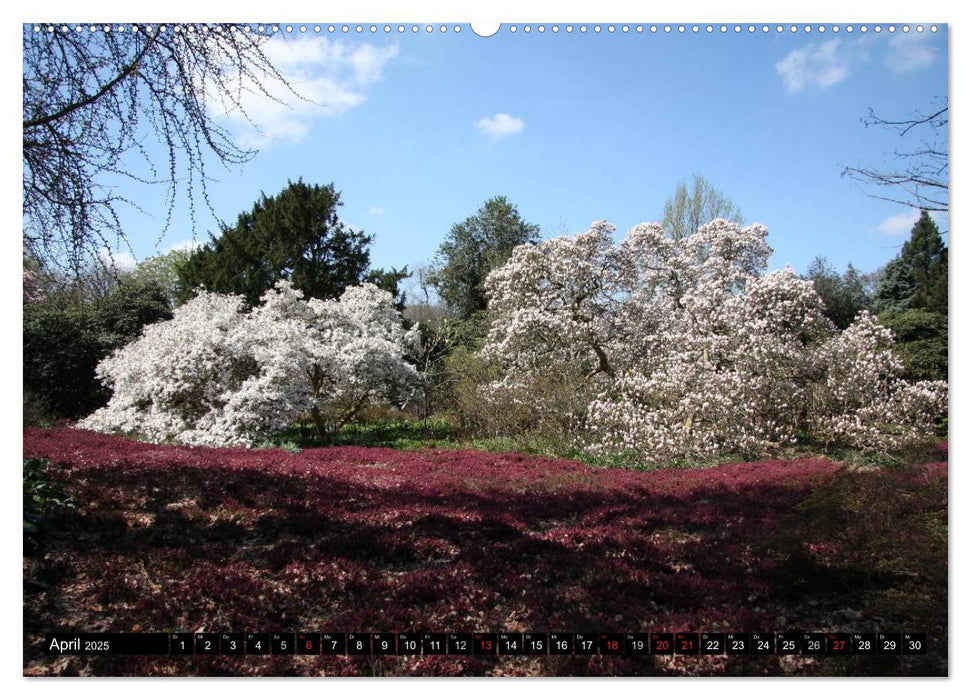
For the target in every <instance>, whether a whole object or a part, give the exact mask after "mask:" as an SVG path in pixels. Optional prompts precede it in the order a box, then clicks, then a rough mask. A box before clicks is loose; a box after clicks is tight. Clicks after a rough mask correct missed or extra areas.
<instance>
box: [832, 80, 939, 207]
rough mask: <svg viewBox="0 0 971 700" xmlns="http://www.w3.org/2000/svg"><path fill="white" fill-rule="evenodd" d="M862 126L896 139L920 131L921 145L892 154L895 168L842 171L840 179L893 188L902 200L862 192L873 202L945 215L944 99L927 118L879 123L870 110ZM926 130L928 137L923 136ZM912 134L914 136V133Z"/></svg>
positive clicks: (877, 117) (883, 120) (921, 116)
mask: <svg viewBox="0 0 971 700" xmlns="http://www.w3.org/2000/svg"><path fill="white" fill-rule="evenodd" d="M861 121H862V122H863V124H864V125H865V126H882V127H886V128H889V129H892V130H893V131H895V132H897V134H898V135H900V136H902V137H904V138H909V137H912V136H913V134H911V133H910V132H911V130H913V129H915V128H917V127H922V128H923V129H924V136H923V141H922V143H921V144H920V145H919V146H918V147H917V148H916V149H911V150H896V151H894V154H893V155H894V158H895V159H896V161H897V162H898V164H899V167H897V168H889V169H886V170H881V169H876V168H866V167H849V166H847V167H845V168H844V169H843V173H842V174H843V176H847V177H849V178H850V179H853V180H856V181H858V182H861V183H863V184H864V185H871V186H875V187H887V188H896V189H898V190H902V191H903V192H904V193H905V196H903V197H901V196H899V195H898V196H892V195H891V196H885V195H878V194H874V193H873V192H872V191H866V190H864V192H865V193H866V194H867V196H870V197H873V198H874V199H882V200H885V201H888V202H895V203H897V204H903V205H905V206H909V207H913V208H915V209H927V210H929V211H943V212H946V211H948V192H949V172H948V164H949V162H948V149H947V127H948V104H947V98H944V104H943V106H942V107H941V108H939V109H937V110H936V111H934V112H932V113H930V114H926V115H925V114H917V115H916V116H915V117H914V118H912V119H904V120H899V121H895V120H889V119H883V118H882V117H879V116H877V115H875V114H874V113H873V110H872V109H871V110H870V114H869V115H867V116H866V117H863V119H862V120H861ZM927 130H929V133H926V132H927ZM915 133H916V132H915Z"/></svg>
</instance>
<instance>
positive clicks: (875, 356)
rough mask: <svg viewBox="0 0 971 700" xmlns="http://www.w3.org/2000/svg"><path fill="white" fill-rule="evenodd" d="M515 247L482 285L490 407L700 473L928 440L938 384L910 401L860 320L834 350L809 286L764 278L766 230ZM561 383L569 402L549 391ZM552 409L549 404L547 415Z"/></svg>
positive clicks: (888, 353) (594, 236)
mask: <svg viewBox="0 0 971 700" xmlns="http://www.w3.org/2000/svg"><path fill="white" fill-rule="evenodd" d="M613 233H614V227H613V226H611V225H610V224H608V223H607V222H605V221H600V222H596V223H594V224H593V226H592V228H591V229H590V230H589V231H587V232H586V233H581V234H579V235H576V236H566V237H560V238H555V239H552V240H548V241H544V242H543V243H540V244H539V245H525V246H520V247H518V248H516V249H515V251H514V252H513V254H512V257H511V258H510V259H509V261H508V262H507V264H506V265H505V266H503V267H501V268H499V269H497V270H495V271H494V272H493V273H492V274H491V275H490V276H489V278H488V280H487V290H488V293H489V296H490V310H491V311H492V314H493V323H492V327H491V330H490V332H489V336H488V338H487V341H486V345H485V347H484V348H483V353H484V355H485V357H486V358H487V359H489V360H491V361H493V362H495V363H496V364H498V365H499V366H500V368H501V375H502V379H501V380H500V381H497V382H493V383H491V384H490V385H489V386H487V387H486V388H485V392H484V394H485V400H487V401H493V402H496V403H497V405H498V404H505V405H517V406H519V407H521V408H522V409H524V410H526V411H527V412H528V413H530V414H531V415H532V416H533V419H534V421H535V422H536V423H539V422H540V421H542V420H544V419H545V418H546V417H547V416H548V415H549V414H558V415H559V419H560V421H559V422H560V423H561V424H563V425H565V426H569V429H570V430H571V431H574V433H575V434H577V435H579V436H581V438H580V439H581V441H583V442H585V443H586V444H587V446H588V447H590V448H592V449H593V450H594V451H599V452H634V453H638V454H641V455H644V456H648V457H650V458H652V459H670V458H675V457H704V456H710V455H714V454H716V453H718V452H723V451H735V450H740V451H749V452H750V451H756V450H764V449H767V448H770V447H777V446H779V445H781V444H785V443H794V442H795V441H796V440H797V437H798V436H799V435H802V434H809V435H816V436H818V437H820V438H822V439H826V440H830V441H842V442H846V443H849V444H853V445H857V446H860V447H863V448H872V449H883V448H889V447H895V446H899V445H901V444H904V443H906V442H909V441H912V440H917V439H921V438H924V437H926V436H927V435H928V434H930V433H931V432H932V431H933V428H934V423H935V421H936V420H937V419H938V418H939V416H940V415H941V414H942V413H943V412H945V411H946V402H947V387H946V385H944V384H943V383H940V382H938V383H930V382H923V383H920V384H918V385H909V384H906V383H904V382H902V381H901V380H900V379H899V374H900V372H901V369H902V368H901V366H900V363H899V361H898V360H897V358H896V357H895V356H894V354H893V351H892V337H891V335H890V333H889V331H887V330H886V329H884V328H882V327H880V326H879V324H877V323H876V321H875V320H874V319H873V317H872V316H870V315H868V314H862V315H861V316H860V317H859V318H858V319H857V321H856V323H855V324H854V325H853V326H851V327H850V328H849V329H847V330H846V331H845V332H843V333H842V334H840V333H838V332H837V331H836V329H835V328H834V327H833V325H832V323H831V322H830V321H829V320H828V319H827V318H826V317H825V316H824V315H823V313H822V311H823V307H822V302H821V300H820V298H819V296H818V294H817V293H816V291H815V289H814V287H813V284H812V282H809V281H805V280H801V279H799V277H798V276H797V275H796V274H795V273H794V272H793V271H792V270H791V269H789V268H786V269H784V270H781V271H776V272H771V273H769V274H764V273H765V270H766V267H767V264H768V259H769V255H770V253H771V249H770V248H769V246H768V245H767V243H766V236H767V233H768V232H767V230H766V229H765V227H764V226H761V225H759V224H756V225H753V226H749V227H746V228H742V227H740V226H739V225H738V224H733V223H730V222H728V221H725V220H722V219H716V220H715V221H713V222H711V223H710V224H708V225H706V226H703V227H701V228H700V229H699V230H698V231H697V232H696V233H695V234H693V235H691V236H687V237H685V238H683V239H680V240H674V239H672V238H670V237H669V236H667V235H665V233H664V231H663V230H662V229H661V227H659V226H657V225H655V224H642V225H639V226H636V227H635V228H633V229H632V230H631V231H629V232H628V233H627V235H626V237H625V238H624V239H623V240H622V241H621V242H620V243H619V244H615V243H614V240H613ZM551 379H553V380H554V381H560V382H566V383H568V384H569V385H570V386H569V391H568V392H566V393H567V394H568V395H569V396H571V397H572V399H571V400H569V401H563V400H562V396H563V395H564V392H562V391H556V392H550V391H544V390H543V387H544V385H548V384H550V383H551ZM547 398H548V399H549V400H546V399H547Z"/></svg>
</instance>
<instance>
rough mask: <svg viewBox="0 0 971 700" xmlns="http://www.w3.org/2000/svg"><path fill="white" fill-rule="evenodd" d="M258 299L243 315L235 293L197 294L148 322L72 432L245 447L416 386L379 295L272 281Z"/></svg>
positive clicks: (330, 421) (365, 288) (322, 423)
mask: <svg viewBox="0 0 971 700" xmlns="http://www.w3.org/2000/svg"><path fill="white" fill-rule="evenodd" d="M262 301H263V303H262V304H261V305H260V306H257V307H255V308H253V309H252V310H251V311H249V312H248V313H243V311H242V309H243V307H244V301H243V298H242V297H240V296H232V295H220V294H212V293H208V292H202V293H200V294H199V295H198V296H196V297H195V298H194V299H191V300H190V301H188V302H186V303H185V304H183V305H182V306H180V307H178V308H177V309H176V310H175V312H174V318H172V320H170V321H165V322H162V323H157V324H153V325H151V326H148V327H147V328H146V329H145V330H144V332H143V334H142V335H141V337H139V338H138V339H137V340H136V341H134V342H133V343H131V344H129V345H127V346H126V347H124V348H122V349H121V350H119V351H117V352H115V353H114V354H113V355H111V356H110V357H108V358H107V359H105V360H104V361H103V362H102V363H101V364H100V365H99V366H98V374H99V376H100V377H101V378H102V380H103V381H104V382H105V383H106V384H107V385H108V386H110V387H111V388H112V389H113V390H114V394H113V395H112V398H111V401H110V402H109V403H108V405H107V406H106V407H105V408H103V409H101V410H99V411H96V412H95V413H94V414H92V415H91V416H89V417H88V418H86V419H85V420H84V421H82V423H81V425H82V427H87V428H91V429H94V430H102V431H110V432H124V433H131V434H135V435H139V436H141V437H145V438H148V439H150V440H154V441H159V442H162V441H174V442H182V443H187V444H199V445H252V444H255V443H259V442H260V441H262V440H265V439H266V438H267V437H269V436H271V435H273V434H274V433H276V432H278V431H280V430H283V429H285V428H287V427H289V426H291V425H293V424H294V423H295V422H296V421H298V420H300V419H301V418H303V417H306V418H309V419H311V420H313V422H314V423H315V425H316V426H317V428H318V430H320V431H325V430H333V429H336V428H337V427H339V426H340V425H342V424H343V423H344V422H346V421H348V420H350V419H351V418H353V417H354V415H355V414H356V413H357V412H359V411H360V410H361V409H362V408H364V407H365V406H367V405H369V404H370V403H371V402H373V401H379V402H380V401H402V400H406V399H407V398H408V397H409V396H410V395H411V394H412V393H413V392H414V391H415V390H416V387H417V385H418V378H419V377H418V372H417V370H415V368H414V367H413V366H412V365H410V364H409V363H408V362H406V361H405V359H404V357H405V352H406V350H407V348H408V346H409V344H410V343H412V342H413V338H412V337H411V336H410V335H409V334H407V333H406V332H405V330H404V329H403V327H402V325H401V318H400V316H399V315H398V312H397V311H396V309H395V308H394V300H393V299H392V297H391V294H389V293H388V292H385V291H382V290H380V289H378V288H377V287H375V286H374V285H371V284H364V285H361V286H359V287H349V288H348V289H347V291H345V292H344V294H343V295H342V296H341V297H340V299H337V300H327V301H322V300H319V299H313V298H311V299H304V297H303V295H302V294H301V293H300V292H299V291H298V290H296V289H294V288H293V286H292V285H291V284H290V283H289V282H285V281H282V282H279V283H277V285H276V286H275V287H274V288H273V289H271V290H270V291H268V292H267V293H266V294H265V295H264V296H263V300H262Z"/></svg>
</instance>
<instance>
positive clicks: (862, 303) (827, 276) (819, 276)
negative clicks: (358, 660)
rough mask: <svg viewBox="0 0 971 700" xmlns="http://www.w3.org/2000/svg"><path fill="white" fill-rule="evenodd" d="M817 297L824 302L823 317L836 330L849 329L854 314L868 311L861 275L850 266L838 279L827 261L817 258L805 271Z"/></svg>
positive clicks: (868, 299) (868, 306) (868, 303)
mask: <svg viewBox="0 0 971 700" xmlns="http://www.w3.org/2000/svg"><path fill="white" fill-rule="evenodd" d="M805 279H808V280H811V281H812V283H813V286H814V287H815V288H816V293H817V294H819V297H820V298H821V299H822V300H823V304H824V306H825V311H824V313H825V314H826V316H827V318H829V319H830V320H831V321H832V322H833V323H834V324H835V326H836V327H837V328H839V329H840V330H843V329H845V328H849V326H850V325H851V324H852V323H853V321H854V319H855V318H856V316H857V314H859V313H860V312H861V311H863V310H864V309H868V308H870V297H869V295H868V294H867V291H866V285H865V284H864V282H863V276H862V275H861V274H860V271H859V270H857V269H856V268H855V267H853V265H852V264H849V265H847V266H846V272H844V273H843V275H842V276H840V275H839V274H838V273H837V272H836V270H835V269H834V268H833V266H832V265H831V264H830V262H829V261H828V260H827V259H826V258H821V257H816V258H815V259H814V260H813V261H812V263H810V265H809V269H808V270H807V271H806V274H805Z"/></svg>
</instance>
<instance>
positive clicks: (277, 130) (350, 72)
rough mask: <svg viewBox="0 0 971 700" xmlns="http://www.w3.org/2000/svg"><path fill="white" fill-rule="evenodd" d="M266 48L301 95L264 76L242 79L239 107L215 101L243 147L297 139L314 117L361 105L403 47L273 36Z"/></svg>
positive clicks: (217, 111) (215, 108)
mask: <svg viewBox="0 0 971 700" xmlns="http://www.w3.org/2000/svg"><path fill="white" fill-rule="evenodd" d="M263 51H264V53H265V54H266V56H267V58H268V59H269V61H270V63H272V64H273V66H275V67H276V68H277V69H278V70H279V71H280V73H281V74H282V75H283V76H284V77H285V78H286V80H287V81H288V82H289V83H290V85H291V86H292V88H293V92H296V93H297V95H299V96H300V97H297V96H296V95H294V94H293V92H291V90H290V89H288V88H287V86H286V85H284V84H283V82H282V81H280V80H279V79H276V78H272V77H266V76H263V77H262V78H261V80H260V84H259V85H258V84H257V83H256V82H254V81H252V80H246V79H244V80H243V81H242V86H241V99H240V103H241V104H240V106H239V107H237V106H236V105H233V104H225V103H222V104H220V103H218V102H214V103H213V102H211V103H210V109H211V110H212V111H213V113H214V114H216V115H217V116H219V117H223V118H226V119H228V120H229V121H230V122H231V123H232V124H233V125H234V126H235V127H236V131H237V141H238V143H239V145H240V146H242V147H244V148H261V147H263V146H266V145H267V144H268V143H270V142H272V141H290V142H293V143H296V142H298V141H300V140H301V139H302V138H303V137H304V136H306V135H307V133H308V132H309V131H310V125H311V123H312V122H313V120H314V119H316V118H319V117H327V116H337V115H340V114H343V113H344V112H346V111H348V110H350V109H353V108H354V107H358V106H360V105H361V104H363V103H364V101H365V99H366V93H367V88H369V87H370V86H371V85H373V84H374V83H376V82H377V81H379V80H380V79H381V77H382V74H383V71H384V68H385V66H386V65H387V64H388V62H389V61H391V60H392V59H393V58H395V57H396V56H397V55H398V46H397V45H396V44H391V45H388V46H384V47H379V46H374V45H371V44H362V45H358V46H354V45H352V44H350V43H347V42H344V41H340V40H332V39H330V38H326V37H301V38H297V39H284V38H283V37H274V38H273V40H271V41H268V42H266V44H265V45H264V47H263ZM301 98H303V99H301ZM240 108H241V109H240Z"/></svg>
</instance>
